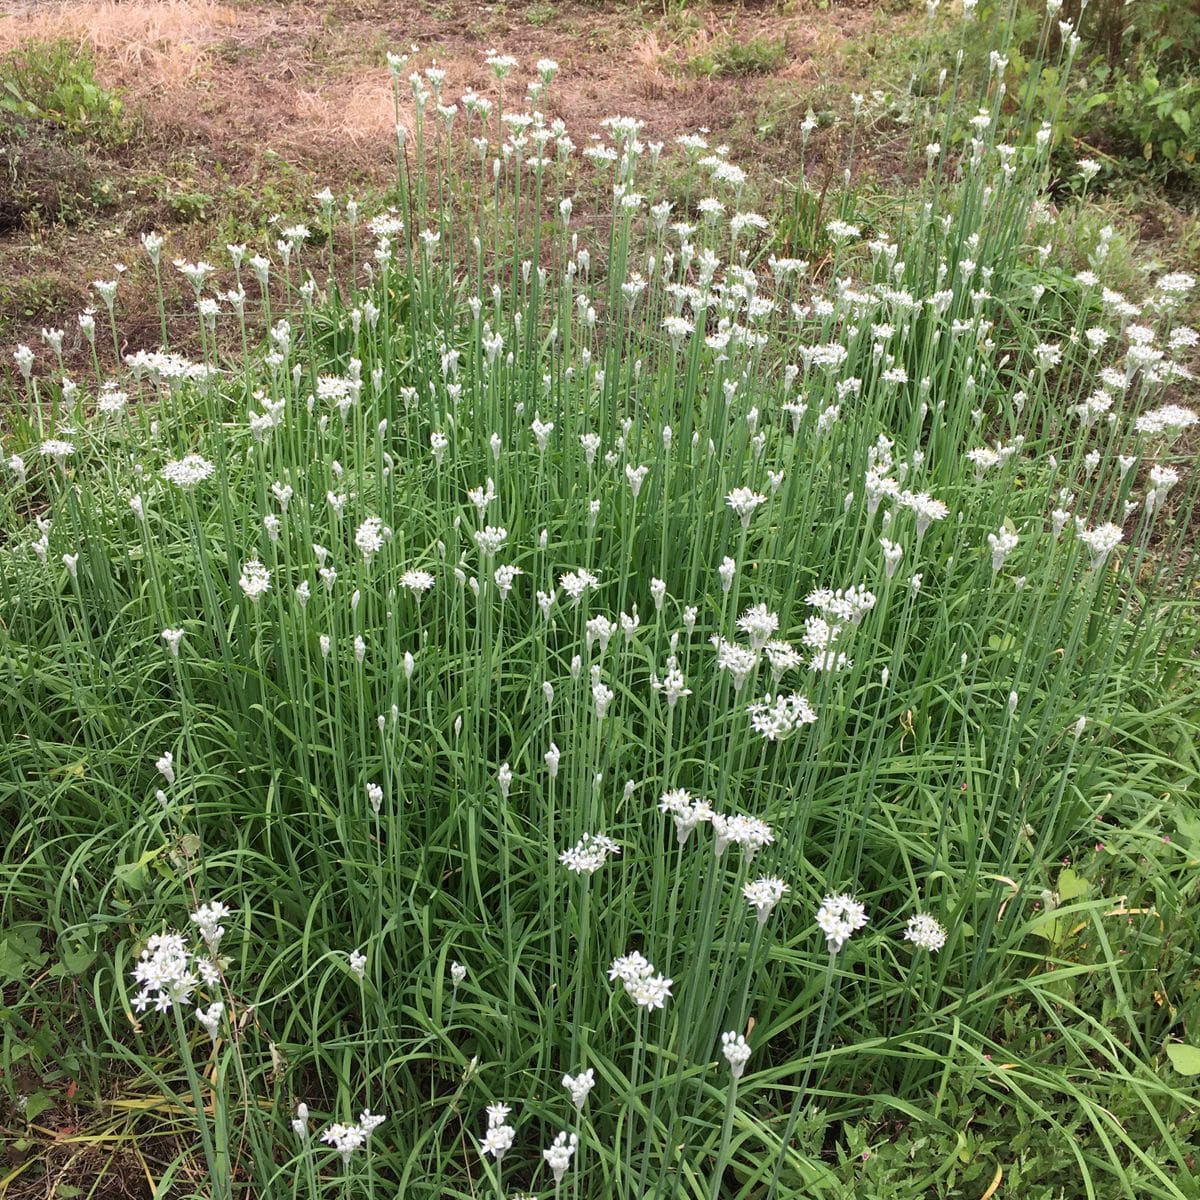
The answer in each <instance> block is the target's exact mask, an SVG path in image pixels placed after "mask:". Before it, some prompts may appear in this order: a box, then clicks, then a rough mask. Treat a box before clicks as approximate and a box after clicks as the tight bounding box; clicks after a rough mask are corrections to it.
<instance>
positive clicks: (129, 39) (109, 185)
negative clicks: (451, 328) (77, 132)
mask: <svg viewBox="0 0 1200 1200" xmlns="http://www.w3.org/2000/svg"><path fill="white" fill-rule="evenodd" d="M863 4H864V7H854V6H853V5H849V6H847V5H839V6H835V7H833V8H832V9H829V10H827V11H825V12H822V13H819V14H817V13H815V12H814V11H804V7H803V4H802V5H800V6H798V7H797V6H794V5H789V6H788V8H787V11H784V10H783V8H782V7H780V6H778V5H775V4H746V5H741V4H739V5H732V4H720V3H719V4H715V5H714V6H712V7H711V8H689V9H687V10H685V11H684V12H683V13H682V14H681V15H680V14H677V15H676V16H674V17H670V18H668V17H664V16H663V14H662V11H661V10H660V9H658V7H657V5H655V6H653V7H646V8H642V7H639V6H638V5H636V4H630V3H623V2H621V0H592V2H588V0H559V2H554V3H550V2H545V3H541V4H538V3H534V4H528V3H509V4H504V3H496V4H490V5H489V4H479V3H473V2H467V0H440V2H438V0H433V2H430V0H291V2H288V3H282V2H277V0H267V2H263V0H224V2H222V0H63V2H57V0H56V2H53V3H47V2H45V0H10V3H9V6H8V9H7V13H6V14H0V54H3V53H4V52H6V51H8V50H11V49H14V48H17V47H19V46H21V45H22V44H24V43H28V42H31V41H42V42H45V41H53V40H57V39H67V40H68V41H70V42H74V43H77V44H78V45H79V46H80V47H81V48H85V49H87V50H88V51H89V52H90V54H91V56H92V58H93V60H94V62H95V69H96V76H97V78H98V80H99V81H100V82H101V83H102V84H103V85H104V86H106V87H109V88H112V89H115V90H117V91H118V92H119V93H120V94H121V95H122V96H123V97H124V99H125V101H126V108H127V111H129V112H131V113H133V114H135V115H136V123H137V134H136V136H135V137H134V138H133V139H132V140H131V142H130V143H129V144H128V145H127V146H126V147H124V148H122V149H121V150H120V151H119V152H111V153H107V154H103V155H101V156H100V157H99V158H97V157H96V156H95V155H93V154H92V153H91V151H92V149H93V148H91V147H87V148H86V152H85V153H80V152H79V149H78V147H73V148H71V149H69V150H61V149H59V148H57V147H55V146H54V145H53V141H52V139H51V140H50V141H49V142H48V143H47V144H46V145H45V146H41V147H39V148H37V149H35V150H33V151H30V150H28V149H27V148H25V147H21V148H20V152H21V153H22V154H24V155H25V156H26V163H27V165H28V166H29V168H30V170H31V171H32V173H29V172H27V173H26V175H25V178H27V179H29V180H33V179H37V180H38V181H39V184H38V186H39V187H41V188H43V190H44V192H45V195H46V197H47V201H46V203H44V204H42V205H41V207H40V208H38V206H37V205H35V206H34V208H35V210H36V211H35V212H34V215H33V217H30V216H29V213H28V210H26V209H24V208H20V207H18V206H16V205H12V206H10V207H12V209H13V211H12V212H10V213H8V215H7V216H6V215H5V210H4V206H3V203H2V202H0V337H2V338H3V340H5V341H11V340H12V339H13V338H14V337H23V338H24V339H25V340H32V338H35V337H36V335H37V333H38V330H39V329H40V327H41V325H43V324H58V325H67V324H69V323H70V318H71V314H72V311H73V310H75V309H77V308H78V307H79V306H81V304H82V303H83V302H85V301H86V295H87V293H86V288H87V285H88V282H89V281H90V280H92V279H95V278H108V277H110V276H111V271H112V264H113V263H114V262H123V263H125V264H127V265H129V267H130V271H129V273H128V274H127V275H126V277H125V279H124V281H123V284H122V305H123V312H124V313H125V317H126V320H124V321H123V328H130V327H137V328H138V329H139V330H141V331H147V327H148V331H149V332H151V334H152V330H153V326H154V325H155V323H156V317H155V313H154V302H153V297H152V295H150V294H149V293H148V291H147V288H148V282H149V275H148V272H147V271H146V269H145V264H144V263H142V261H141V260H142V259H143V258H144V255H143V254H142V252H141V249H140V246H139V244H138V237H139V235H140V234H141V233H142V232H144V231H146V230H149V229H152V228H153V229H157V230H159V231H160V232H168V233H169V235H170V241H169V250H170V253H171V255H172V256H174V255H182V256H184V257H192V258H195V257H209V258H212V259H213V261H218V260H219V257H220V253H219V252H220V248H221V246H222V245H223V243H224V241H226V240H231V239H233V240H248V239H249V238H250V237H251V236H252V235H253V234H254V232H255V230H256V229H257V228H260V227H261V226H262V224H263V222H264V221H265V219H266V215H267V214H266V213H265V212H264V211H262V210H260V209H256V208H255V203H254V201H253V200H250V201H248V199H247V198H248V197H257V196H262V197H263V199H262V202H261V203H262V205H264V206H265V205H267V204H273V205H274V206H275V207H274V209H273V211H278V212H284V211H287V212H292V213H294V212H298V211H301V212H303V211H310V210H311V194H312V192H313V191H315V190H317V189H318V188H320V187H322V186H325V185H328V186H330V187H331V188H332V189H333V190H334V192H335V194H339V195H343V194H347V193H350V192H357V193H360V194H361V193H362V192H364V191H367V192H370V191H371V190H372V189H373V188H374V189H378V188H383V187H386V186H387V185H388V183H389V182H390V181H391V179H392V178H393V171H394V167H393V163H394V154H395V150H394V147H395V122H396V112H395V108H394V101H393V90H392V83H391V79H390V76H389V73H388V70H387V66H386V52H387V51H388V50H395V49H399V50H407V49H408V48H409V47H410V46H415V47H416V48H417V51H418V53H417V54H416V55H415V56H414V58H413V67H414V68H423V67H426V66H429V65H431V64H434V63H436V65H438V66H439V67H441V68H443V69H444V70H445V71H446V85H445V94H446V96H447V97H448V98H457V97H458V96H459V95H460V94H461V93H462V92H463V91H465V90H466V89H467V88H472V87H473V88H476V89H477V90H479V91H482V92H487V93H491V92H492V91H493V90H494V87H495V84H494V80H493V79H492V77H491V73H490V71H489V70H488V68H487V67H486V65H485V63H484V57H485V55H486V54H487V52H488V51H489V50H490V49H492V48H493V47H495V48H498V49H500V50H502V51H504V52H506V53H511V54H513V55H515V56H516V57H517V58H518V59H519V60H520V62H521V64H522V66H523V68H525V69H524V70H523V71H522V72H519V73H518V74H519V76H520V78H519V79H518V76H517V75H514V76H513V77H511V78H510V80H509V81H508V87H507V95H506V102H507V103H508V105H509V106H517V105H519V104H521V103H523V101H524V96H523V87H524V80H525V79H526V78H527V77H528V76H529V75H530V74H531V70H530V68H531V67H532V64H533V62H535V61H536V60H537V59H539V58H543V57H548V58H553V59H555V60H557V61H558V62H559V64H560V66H561V72H560V74H559V77H558V79H557V80H556V81H555V84H554V86H553V88H552V89H551V91H550V94H549V97H548V101H547V103H546V105H545V107H546V109H547V111H548V112H549V113H550V115H552V116H555V117H561V118H562V119H563V120H564V121H565V122H566V123H567V126H568V128H569V130H570V132H571V133H572V135H573V136H574V138H575V140H576V141H577V142H578V143H579V144H581V145H583V144H585V142H586V139H587V138H588V137H589V136H590V135H592V134H594V133H597V132H598V131H599V129H600V122H601V120H602V119H603V118H604V117H606V116H610V115H612V114H614V113H629V114H632V115H636V116H638V117H639V118H640V119H642V120H644V121H645V122H646V134H645V136H646V138H647V139H648V140H662V141H670V140H671V139H673V138H674V137H676V136H678V135H679V134H682V133H687V132H693V131H695V130H697V129H699V128H708V129H711V130H713V131H714V133H717V134H718V135H719V136H720V137H721V139H722V140H726V141H729V142H730V143H731V144H732V148H733V153H734V155H735V156H737V155H738V153H739V152H745V151H749V152H750V153H753V154H757V156H758V157H759V158H760V159H761V157H762V155H763V152H764V148H763V146H762V145H761V144H760V143H759V142H757V141H756V140H755V133H754V130H755V117H756V114H757V112H758V110H759V108H760V106H761V105H762V104H763V103H764V99H765V100H766V101H767V102H769V103H773V104H778V103H779V102H780V100H781V97H783V96H784V95H785V94H788V93H798V94H799V99H797V101H796V103H795V110H796V113H797V120H799V119H800V118H801V117H802V116H803V112H804V107H805V106H804V104H803V100H804V92H805V90H806V89H807V88H808V87H809V84H810V81H816V80H818V79H825V80H827V79H828V76H829V73H830V70H831V64H832V63H833V62H834V60H835V55H834V54H833V53H832V51H833V50H834V49H835V48H836V47H837V46H839V45H842V44H845V43H846V42H847V40H849V39H854V38H857V37H858V36H860V35H861V33H862V31H863V30H864V29H866V28H868V27H869V26H870V25H871V24H872V23H873V22H877V21H878V20H880V19H881V18H880V17H879V14H878V12H877V11H876V9H875V8H874V5H873V4H872V3H871V0H863ZM757 37H764V38H770V39H772V40H774V41H775V42H778V41H779V40H780V39H782V41H783V44H784V45H785V47H786V55H785V57H784V61H783V62H782V64H781V65H778V66H777V67H776V68H775V69H774V70H773V71H772V72H771V73H770V74H765V75H754V76H750V77H740V78H711V79H710V78H700V77H697V76H696V74H695V73H693V72H690V71H689V70H688V69H687V65H688V63H689V62H690V61H691V60H692V59H693V58H694V56H696V55H697V54H700V53H701V52H702V51H704V49H705V48H706V47H708V46H710V45H712V44H714V43H716V42H718V41H720V40H721V39H730V38H736V39H738V40H749V39H753V38H757ZM400 109H401V111H400V119H401V120H402V121H403V122H404V123H406V124H407V125H409V126H410V127H411V124H412V119H413V114H412V112H411V93H410V92H409V89H408V86H407V84H403V85H402V87H401V95H400ZM739 142H740V143H741V144H739ZM774 152H775V154H777V155H778V156H779V158H780V162H781V163H784V164H786V163H787V161H788V159H789V158H790V157H791V147H790V145H789V143H788V141H787V140H786V139H777V140H776V144H775V146H774ZM39 155H40V158H39V157H38V156H39ZM56 164H57V165H56ZM15 169H16V168H15V167H14V170H15ZM89 171H90V172H91V175H90V176H89V175H88V172H89ZM80 172H82V173H83V174H82V175H80ZM63 188H66V189H68V190H69V191H71V192H72V194H75V193H80V194H82V195H83V196H84V198H85V200H86V199H87V197H88V195H89V188H90V194H91V196H92V199H93V200H95V197H96V195H97V194H99V196H100V201H97V202H96V203H94V204H93V205H92V207H91V208H89V207H88V204H87V203H84V204H83V205H82V209H83V210H84V211H83V215H78V214H76V215H75V216H74V217H68V218H66V219H63V218H60V217H57V216H54V217H51V218H50V219H42V218H39V217H38V216H37V212H50V213H57V212H58V211H59V210H60V209H61V207H62V206H61V205H56V198H57V196H58V194H59V192H60V191H61V190H62V189H63ZM2 192H3V188H0V193H2ZM247 209H249V210H250V211H247ZM180 317H181V319H182V321H184V322H186V320H187V319H188V318H187V313H186V309H184V310H183V311H182V312H181V313H180ZM5 357H7V356H5Z"/></svg>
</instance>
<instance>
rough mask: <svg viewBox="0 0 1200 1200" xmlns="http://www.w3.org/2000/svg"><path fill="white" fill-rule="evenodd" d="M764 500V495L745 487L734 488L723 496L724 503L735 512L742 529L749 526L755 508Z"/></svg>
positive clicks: (765, 500) (765, 499) (764, 502)
mask: <svg viewBox="0 0 1200 1200" xmlns="http://www.w3.org/2000/svg"><path fill="white" fill-rule="evenodd" d="M766 502H767V498H766V496H764V495H762V494H761V493H760V492H756V491H754V490H753V489H752V488H747V487H740V488H734V489H733V491H732V492H730V493H729V495H728V496H726V497H725V503H726V504H728V505H729V507H730V508H731V509H733V511H734V512H735V513H736V514H737V516H738V519H739V520H740V521H741V523H742V528H743V529H749V528H750V519H751V518H752V517H753V516H754V511H755V509H757V508H758V506H759V505H760V504H766Z"/></svg>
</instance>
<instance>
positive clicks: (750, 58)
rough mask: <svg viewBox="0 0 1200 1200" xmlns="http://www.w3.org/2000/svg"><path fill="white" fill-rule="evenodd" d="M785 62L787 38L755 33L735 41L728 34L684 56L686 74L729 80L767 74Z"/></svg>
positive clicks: (776, 69)
mask: <svg viewBox="0 0 1200 1200" xmlns="http://www.w3.org/2000/svg"><path fill="white" fill-rule="evenodd" d="M786 61H787V40H786V39H785V38H781V37H780V38H772V37H766V36H765V35H764V36H759V37H752V38H750V39H748V40H747V41H744V42H743V41H739V40H738V39H737V38H735V37H733V36H732V35H731V36H728V37H725V38H721V39H718V40H717V41H715V42H713V43H712V44H711V45H709V46H707V47H705V49H704V50H702V51H700V52H699V53H698V54H693V55H692V57H691V58H689V59H688V61H687V64H686V69H687V72H688V74H690V75H701V76H704V77H705V78H707V79H729V78H736V77H739V76H744V75H770V74H771V72H772V71H778V70H779V68H780V67H782V66H783V64H784V63H785V62H786Z"/></svg>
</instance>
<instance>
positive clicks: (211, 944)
mask: <svg viewBox="0 0 1200 1200" xmlns="http://www.w3.org/2000/svg"><path fill="white" fill-rule="evenodd" d="M227 916H229V909H228V908H227V907H226V906H225V905H224V904H222V903H221V901H220V900H213V901H211V902H210V903H208V904H202V905H200V907H199V908H198V909H196V911H195V912H194V913H192V918H191V919H192V924H193V925H195V926H196V927H197V928H198V929H199V930H200V936H201V937H202V938H203V939H204V943H205V945H206V946H208V948H209V950H210V951H211V952H212V953H213V954H216V952H217V947H218V946H219V945H220V943H221V939H222V938H223V937H224V936H225V926H224V925H222V924H221V922H222V921H223V920H224V919H225V918H226V917H227Z"/></svg>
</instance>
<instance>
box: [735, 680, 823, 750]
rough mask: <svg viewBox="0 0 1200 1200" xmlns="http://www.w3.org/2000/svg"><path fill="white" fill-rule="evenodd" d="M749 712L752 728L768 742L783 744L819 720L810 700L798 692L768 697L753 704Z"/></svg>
mask: <svg viewBox="0 0 1200 1200" xmlns="http://www.w3.org/2000/svg"><path fill="white" fill-rule="evenodd" d="M747 712H749V714H750V726H751V728H752V729H753V730H754V732H755V733H757V734H759V735H760V736H761V737H763V738H765V739H766V740H767V741H768V742H781V741H783V740H784V739H785V738H788V737H790V736H791V735H792V734H793V733H795V732H796V730H797V729H800V728H802V727H803V726H805V725H811V724H813V722H815V721H816V719H817V714H816V712H815V711H814V710H813V707H812V705H811V704H809V702H808V698H807V697H806V696H801V695H800V694H799V693H798V692H792V693H791V695H788V696H783V695H779V696H767V698H766V699H765V700H759V701H757V702H756V703H754V704H751V705H750V707H749V709H747Z"/></svg>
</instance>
